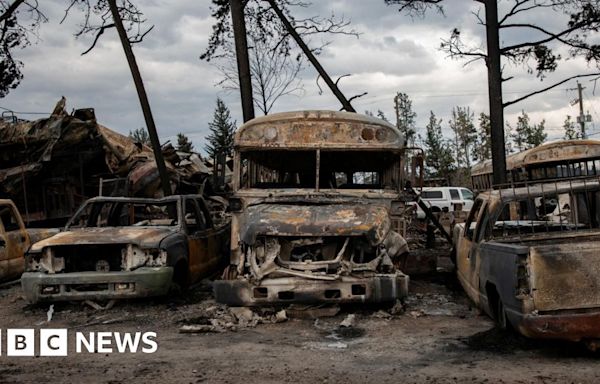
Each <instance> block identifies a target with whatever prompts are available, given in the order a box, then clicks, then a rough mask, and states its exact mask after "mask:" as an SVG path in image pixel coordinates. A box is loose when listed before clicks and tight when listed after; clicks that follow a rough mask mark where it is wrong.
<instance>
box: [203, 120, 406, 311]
mask: <svg viewBox="0 0 600 384" xmlns="http://www.w3.org/2000/svg"><path fill="white" fill-rule="evenodd" d="M234 147H235V154H234V180H233V188H234V194H233V196H232V198H231V199H230V211H231V212H232V232H231V236H232V238H231V263H230V265H229V267H228V268H227V269H226V271H225V273H224V276H223V279H222V280H218V281H216V282H215V283H214V285H213V288H214V293H215V298H216V300H217V301H219V302H222V303H226V304H230V305H248V306H252V305H261V304H267V303H269V304H270V303H325V302H330V303H349V302H394V301H395V300H397V299H400V298H402V297H404V296H405V295H406V294H407V290H408V276H406V275H405V274H403V273H402V271H401V270H400V268H399V266H400V264H401V260H402V259H403V257H405V256H406V253H407V252H408V247H407V243H406V241H405V239H404V238H403V237H402V236H401V235H400V234H399V229H398V228H399V222H400V217H399V214H400V212H402V211H403V207H404V203H403V201H402V200H401V195H402V193H403V192H402V185H403V183H402V180H403V154H404V137H403V136H402V135H401V133H400V132H399V131H398V130H397V129H396V128H395V127H393V126H392V125H390V124H388V123H386V122H385V121H382V120H380V119H376V118H372V117H369V116H362V115H359V114H355V113H347V112H332V111H301V112H290V113H280V114H273V115H269V116H268V117H260V118H257V119H254V120H251V121H249V122H247V123H246V124H245V125H243V126H242V127H241V128H240V129H239V130H238V131H237V132H236V136H235V141H234Z"/></svg>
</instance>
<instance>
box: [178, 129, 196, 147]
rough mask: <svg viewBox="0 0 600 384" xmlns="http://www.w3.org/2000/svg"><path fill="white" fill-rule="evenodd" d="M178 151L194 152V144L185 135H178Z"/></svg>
mask: <svg viewBox="0 0 600 384" xmlns="http://www.w3.org/2000/svg"><path fill="white" fill-rule="evenodd" d="M177 150H178V151H181V152H192V151H193V150H194V144H192V142H191V141H190V139H189V138H188V137H187V136H186V135H184V134H183V133H178V134H177Z"/></svg>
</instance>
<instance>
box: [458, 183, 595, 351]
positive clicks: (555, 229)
mask: <svg viewBox="0 0 600 384" xmlns="http://www.w3.org/2000/svg"><path fill="white" fill-rule="evenodd" d="M599 203H600V179H598V177H597V176H596V177H593V178H571V179H568V180H557V181H554V182H542V183H531V184H523V186H521V187H515V188H504V189H497V190H491V191H487V192H482V193H480V194H479V196H478V197H477V198H476V200H475V203H474V205H473V208H472V209H471V212H470V214H469V217H468V218H467V221H466V223H464V224H459V225H457V226H456V227H455V233H454V237H455V247H456V248H455V257H456V264H457V274H458V279H459V281H460V283H461V284H462V286H463V287H464V289H465V291H466V293H467V295H468V296H469V297H470V298H471V300H473V302H474V303H475V304H476V305H477V306H478V307H479V308H481V309H482V310H483V311H485V312H486V313H487V314H488V315H490V316H491V317H492V318H494V319H495V320H496V322H497V323H498V325H499V326H500V327H501V328H513V329H515V330H517V331H518V332H519V333H521V334H523V335H525V336H528V337H532V338H548V339H563V340H571V341H584V342H587V343H588V345H589V346H591V347H593V348H596V347H597V346H598V341H599V340H600V322H599V321H600V290H599V289H598V288H599V287H600V274H598V269H599V268H600V252H599V250H600V211H598V207H599V205H598V204H599Z"/></svg>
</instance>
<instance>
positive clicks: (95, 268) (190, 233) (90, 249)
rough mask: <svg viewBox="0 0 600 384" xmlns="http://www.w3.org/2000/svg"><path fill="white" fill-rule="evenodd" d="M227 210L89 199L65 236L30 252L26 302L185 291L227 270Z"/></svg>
mask: <svg viewBox="0 0 600 384" xmlns="http://www.w3.org/2000/svg"><path fill="white" fill-rule="evenodd" d="M225 208H226V203H225V202H224V201H221V200H217V199H210V200H205V199H204V198H202V197H201V196H198V195H175V196H169V197H165V198H161V199H141V198H126V197H97V198H93V199H90V200H88V201H87V202H86V203H84V205H83V206H82V207H81V208H79V210H78V211H77V213H76V214H75V215H74V216H73V218H71V220H70V221H69V223H68V224H67V226H66V228H65V230H64V231H63V232H61V233H60V234H58V235H56V236H54V237H52V238H50V239H46V240H44V241H41V242H38V243H36V244H34V245H33V246H32V247H31V250H30V251H29V252H28V254H27V256H26V272H25V273H24V274H23V276H22V278H21V284H22V286H23V290H24V292H25V295H26V297H27V299H28V300H29V301H30V302H32V303H36V302H42V301H64V300H85V299H93V300H103V299H121V298H133V297H148V296H159V295H164V294H166V293H167V292H168V291H169V289H170V288H171V287H172V284H173V283H175V284H178V285H179V286H182V287H185V286H187V285H189V284H190V283H194V282H196V281H198V280H199V279H201V278H203V277H207V276H208V275H211V274H214V273H216V272H217V268H218V267H219V266H220V265H221V266H222V265H226V255H227V254H228V252H229V229H230V220H229V218H228V216H227V215H226V214H225V213H224V210H225ZM224 262H225V264H223V263H224Z"/></svg>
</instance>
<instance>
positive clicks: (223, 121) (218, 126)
mask: <svg viewBox="0 0 600 384" xmlns="http://www.w3.org/2000/svg"><path fill="white" fill-rule="evenodd" d="M235 125H236V123H235V121H233V122H232V121H231V113H230V112H229V108H227V106H226V105H225V103H224V102H223V100H221V99H220V98H217V107H216V108H215V112H214V114H213V121H212V122H210V123H208V127H209V129H210V134H209V135H208V136H207V137H206V141H207V142H208V143H207V144H206V147H205V148H206V152H207V153H208V156H209V157H215V156H216V155H217V154H219V153H225V154H226V155H227V156H231V155H232V154H233V133H234V132H235Z"/></svg>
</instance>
